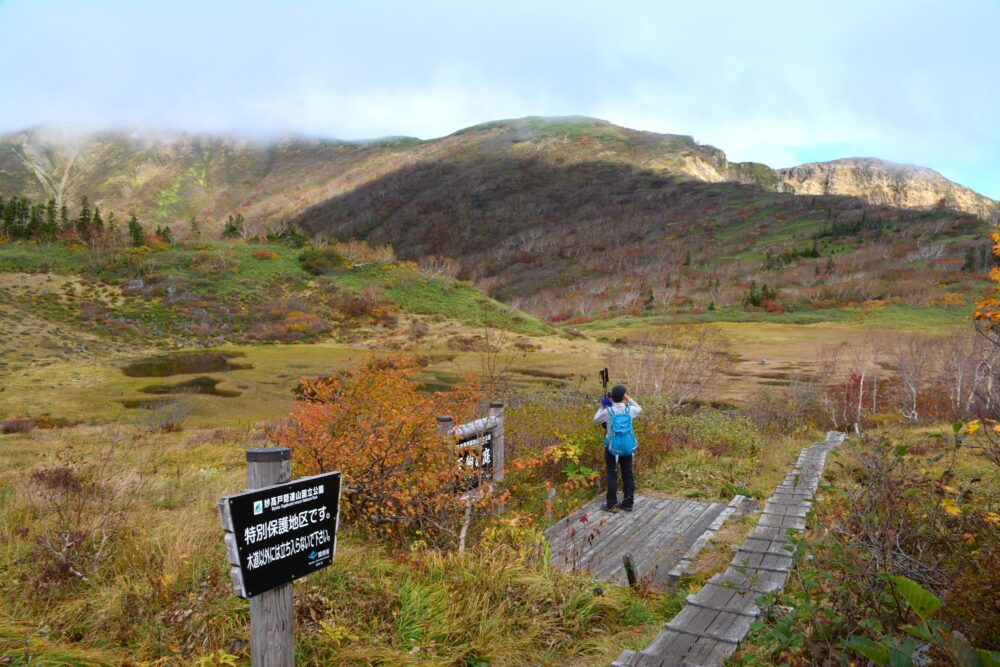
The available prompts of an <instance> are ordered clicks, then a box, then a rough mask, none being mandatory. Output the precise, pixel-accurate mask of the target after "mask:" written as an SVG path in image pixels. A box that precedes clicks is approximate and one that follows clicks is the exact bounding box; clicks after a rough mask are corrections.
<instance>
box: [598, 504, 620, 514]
mask: <svg viewBox="0 0 1000 667" xmlns="http://www.w3.org/2000/svg"><path fill="white" fill-rule="evenodd" d="M601 510H602V511H604V512H608V513H610V514H614V513H615V512H617V511H618V505H612V506H611V507H608V506H607V505H602V506H601Z"/></svg>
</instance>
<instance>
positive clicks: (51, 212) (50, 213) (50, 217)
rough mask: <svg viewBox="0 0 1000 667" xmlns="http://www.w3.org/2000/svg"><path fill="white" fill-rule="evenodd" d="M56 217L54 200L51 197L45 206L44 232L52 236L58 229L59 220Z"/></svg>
mask: <svg viewBox="0 0 1000 667" xmlns="http://www.w3.org/2000/svg"><path fill="white" fill-rule="evenodd" d="M57 216H58V212H57V211H56V200H55V198H54V197H52V198H50V199H49V201H48V202H47V203H46V204H45V229H46V232H51V234H52V236H55V234H56V231H57V230H58V229H59V219H58V217H57Z"/></svg>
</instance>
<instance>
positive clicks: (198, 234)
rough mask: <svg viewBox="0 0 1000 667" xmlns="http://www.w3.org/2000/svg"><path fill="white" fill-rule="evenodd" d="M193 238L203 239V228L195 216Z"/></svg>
mask: <svg viewBox="0 0 1000 667" xmlns="http://www.w3.org/2000/svg"><path fill="white" fill-rule="evenodd" d="M191 238H193V239H200V238H201V226H200V225H199V224H198V220H197V219H196V218H195V217H194V216H193V215H192V216H191Z"/></svg>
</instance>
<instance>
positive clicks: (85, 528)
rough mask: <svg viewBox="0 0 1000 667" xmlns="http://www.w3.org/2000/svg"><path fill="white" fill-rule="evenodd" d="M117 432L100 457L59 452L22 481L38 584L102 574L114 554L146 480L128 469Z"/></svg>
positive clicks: (83, 579)
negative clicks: (122, 459)
mask: <svg viewBox="0 0 1000 667" xmlns="http://www.w3.org/2000/svg"><path fill="white" fill-rule="evenodd" d="M119 446H120V443H119V442H118V439H117V438H116V437H112V438H110V439H109V441H108V443H107V445H106V446H105V447H104V448H103V450H102V451H100V452H99V454H98V455H97V456H96V457H84V456H83V455H81V454H79V453H78V452H76V451H73V450H69V451H66V452H61V453H60V454H59V455H58V456H57V457H56V459H55V461H54V462H52V463H51V464H49V465H47V466H45V467H41V468H38V469H35V470H33V471H32V472H30V473H28V480H26V483H25V484H24V485H23V486H22V489H23V490H24V501H25V504H26V507H27V509H28V512H29V515H30V516H31V517H32V519H33V522H32V529H33V534H32V537H33V540H34V544H35V549H34V556H35V559H34V568H35V569H34V570H33V572H32V573H31V575H32V577H33V579H34V581H35V582H36V583H37V584H38V585H58V584H60V583H61V582H64V581H66V580H74V579H75V580H81V581H86V580H87V579H89V578H91V577H93V576H95V575H97V574H99V573H100V572H101V571H103V570H104V569H105V568H106V567H108V565H109V563H110V562H111V561H113V560H114V558H115V547H116V542H117V540H118V539H119V538H120V537H121V536H122V534H123V532H124V531H125V530H126V528H127V525H128V521H129V519H130V518H131V512H132V509H133V507H134V506H135V504H136V502H137V500H138V497H137V496H138V494H139V493H140V491H141V489H142V488H143V485H144V483H145V479H144V477H143V476H141V475H136V474H126V473H125V472H124V471H122V470H121V463H120V460H119V459H118V451H117V450H118V447H119Z"/></svg>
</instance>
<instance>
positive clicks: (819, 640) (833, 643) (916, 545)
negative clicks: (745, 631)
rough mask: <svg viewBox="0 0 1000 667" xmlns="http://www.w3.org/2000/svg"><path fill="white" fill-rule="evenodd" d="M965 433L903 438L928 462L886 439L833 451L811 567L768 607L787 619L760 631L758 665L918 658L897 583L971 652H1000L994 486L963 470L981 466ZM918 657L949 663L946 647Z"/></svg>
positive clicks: (811, 542) (806, 564) (999, 526)
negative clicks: (872, 648)
mask: <svg viewBox="0 0 1000 667" xmlns="http://www.w3.org/2000/svg"><path fill="white" fill-rule="evenodd" d="M962 430H963V429H962V425H961V424H959V425H957V426H956V428H955V436H956V437H954V438H943V439H936V441H935V439H930V440H929V441H928V439H927V436H926V435H923V436H915V435H905V433H903V432H899V433H900V434H901V435H904V437H905V438H906V439H907V440H909V441H912V442H914V444H922V445H923V446H922V447H921V448H920V450H921V451H923V452H924V453H921V454H915V453H913V452H914V451H915V450H917V448H916V447H913V446H911V444H903V443H901V442H899V441H897V440H890V439H887V438H885V437H865V438H863V439H858V440H851V441H848V442H847V443H845V444H844V445H843V446H842V451H840V452H834V453H832V454H831V460H830V461H828V463H827V467H828V468H830V467H831V466H832V467H833V469H834V473H833V474H834V475H836V476H837V483H836V484H835V485H831V486H829V487H824V488H822V494H823V500H822V502H821V503H819V504H818V505H817V508H816V515H815V517H814V518H813V519H812V520H811V522H812V523H814V524H815V526H814V528H813V529H811V530H810V531H809V533H807V537H806V540H807V542H805V543H799V544H798V545H797V550H796V553H798V554H800V555H801V554H802V553H804V552H808V554H809V560H803V561H801V562H799V563H798V565H797V568H796V569H795V570H793V579H792V582H791V585H790V586H789V588H788V591H787V592H786V593H783V594H780V595H778V596H772V597H771V598H770V599H768V600H767V601H766V602H768V603H776V604H778V605H781V606H782V608H784V609H791V611H789V612H788V613H787V614H786V615H784V616H782V617H779V618H777V619H772V620H771V621H761V622H759V623H757V624H756V634H755V635H754V636H753V638H752V639H753V641H752V643H753V644H754V645H755V646H756V649H754V650H753V651H752V652H756V654H757V660H758V661H764V662H773V663H774V664H777V663H784V664H789V665H807V664H847V663H848V662H849V661H851V660H852V659H857V658H858V657H862V656H864V655H866V654H863V653H859V652H858V651H857V650H856V648H857V647H859V646H861V647H863V646H865V645H866V642H870V641H871V640H874V641H875V642H880V643H881V644H882V645H885V646H891V647H893V650H894V651H898V652H899V653H902V654H903V655H909V656H910V657H912V655H911V654H912V653H913V651H914V649H915V648H916V647H917V644H916V643H914V642H912V641H910V642H909V643H908V642H907V640H908V638H911V639H912V637H913V635H912V633H910V632H909V630H908V629H907V628H908V627H910V626H911V624H912V622H913V613H912V611H911V610H910V609H909V608H908V607H907V605H905V604H903V602H902V597H901V596H900V591H899V589H898V586H897V585H896V584H897V583H898V578H900V577H904V578H906V579H907V580H909V581H911V582H914V584H916V585H919V586H920V587H922V588H924V589H927V590H928V591H929V592H931V593H933V594H934V595H936V596H938V597H939V598H940V599H941V600H942V601H943V603H944V606H943V608H942V609H941V614H940V617H939V618H940V620H941V622H943V623H947V624H948V625H949V626H950V627H952V628H956V629H960V630H961V632H962V633H963V635H964V636H965V638H966V639H967V640H969V641H970V642H972V643H973V644H974V645H976V646H981V647H983V648H987V649H994V650H996V649H997V648H1000V602H998V599H997V597H996V595H995V591H996V590H997V589H998V586H1000V540H998V539H997V538H998V535H1000V515H998V514H997V513H996V506H995V502H996V493H997V487H996V482H997V478H996V475H995V474H994V475H990V474H988V473H986V474H977V472H975V468H972V469H971V470H970V469H969V468H968V467H967V466H968V465H969V464H970V463H972V464H973V465H974V461H975V459H971V458H969V455H970V454H971V453H970V452H968V451H965V450H964V448H963V446H962V442H963V440H964V438H963V437H962V433H961V431H962ZM920 441H923V442H920ZM980 461H981V459H980ZM894 578H896V579H894ZM859 640H864V641H859ZM923 650H925V651H926V655H927V658H928V659H930V660H931V661H933V662H932V663H931V664H946V663H944V662H943V661H944V660H945V659H946V658H945V654H944V652H943V651H942V650H941V649H940V648H938V647H935V646H933V645H928V646H926V647H925V648H924V649H923ZM820 656H821V662H820V663H817V662H816V659H817V657H820ZM869 657H871V656H869ZM897 659H899V660H902V659H903V657H902V655H901V656H898V657H897ZM737 664H739V663H737ZM878 664H886V663H884V662H881V663H878ZM890 664H913V663H912V662H909V661H906V662H895V663H890ZM956 664H979V663H956Z"/></svg>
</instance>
